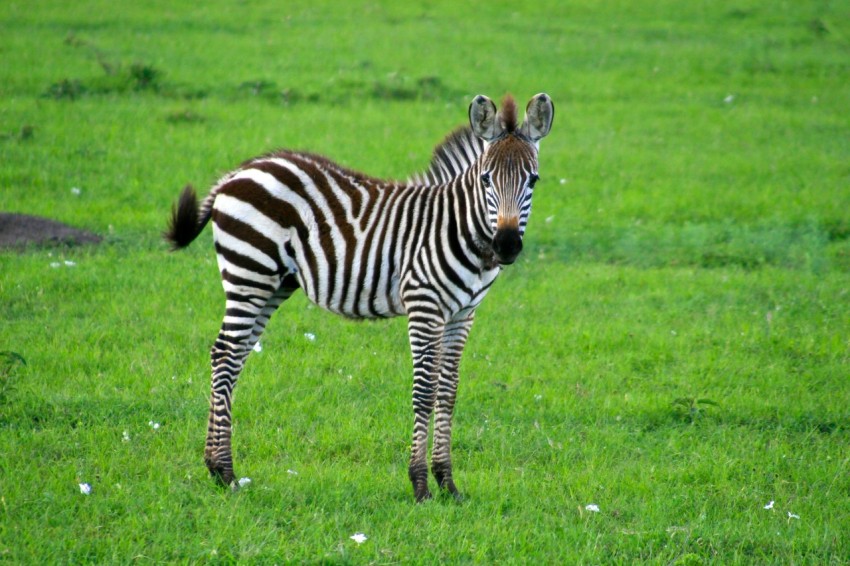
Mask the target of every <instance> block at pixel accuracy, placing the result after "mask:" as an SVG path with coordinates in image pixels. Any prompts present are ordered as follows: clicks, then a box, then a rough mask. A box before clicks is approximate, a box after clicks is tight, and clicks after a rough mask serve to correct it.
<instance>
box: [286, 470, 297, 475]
mask: <svg viewBox="0 0 850 566" xmlns="http://www.w3.org/2000/svg"><path fill="white" fill-rule="evenodd" d="M286 473H287V474H289V475H290V476H297V475H298V472H296V471H295V470H286Z"/></svg>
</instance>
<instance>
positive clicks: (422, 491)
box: [413, 486, 433, 503]
mask: <svg viewBox="0 0 850 566" xmlns="http://www.w3.org/2000/svg"><path fill="white" fill-rule="evenodd" d="M413 495H414V497H416V503H424V502H425V501H428V500H429V499H432V498H433V496H432V495H431V492H430V491H429V490H428V487H427V486H424V487H423V486H417V487H416V488H415V489H414V494H413Z"/></svg>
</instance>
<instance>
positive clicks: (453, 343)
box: [431, 313, 474, 499]
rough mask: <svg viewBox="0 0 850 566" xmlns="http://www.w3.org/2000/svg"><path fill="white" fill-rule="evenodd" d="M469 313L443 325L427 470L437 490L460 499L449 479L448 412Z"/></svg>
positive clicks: (449, 426) (449, 411)
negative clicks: (429, 459)
mask: <svg viewBox="0 0 850 566" xmlns="http://www.w3.org/2000/svg"><path fill="white" fill-rule="evenodd" d="M473 316H474V314H473V313H470V314H469V315H467V316H465V317H464V318H463V319H460V320H454V321H451V322H450V323H449V324H448V325H446V330H445V333H444V335H443V340H442V348H441V363H440V374H439V381H438V382H437V402H436V413H435V415H434V446H433V448H432V456H431V471H432V472H433V473H434V478H436V480H437V484H438V485H439V486H440V489H443V490H445V491H447V492H448V493H451V494H452V495H453V496H454V497H455V498H456V499H460V493H459V492H458V489H457V487H456V486H455V483H454V480H453V478H452V460H451V442H452V415H453V413H454V406H455V397H456V394H457V384H458V366H459V365H460V358H461V355H462V354H463V348H464V346H465V345H466V339H467V338H468V336H469V329H470V328H471V327H472V321H473Z"/></svg>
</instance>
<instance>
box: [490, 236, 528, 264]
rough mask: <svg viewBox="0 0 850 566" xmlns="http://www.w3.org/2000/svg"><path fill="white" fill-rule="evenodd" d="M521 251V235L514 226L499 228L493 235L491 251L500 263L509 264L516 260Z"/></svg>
mask: <svg viewBox="0 0 850 566" xmlns="http://www.w3.org/2000/svg"><path fill="white" fill-rule="evenodd" d="M521 251H522V236H520V234H519V230H517V229H516V228H500V229H498V230H496V235H495V236H493V252H494V253H495V254H496V259H497V260H498V261H499V263H501V264H502V265H510V264H512V263H513V262H514V261H516V258H517V256H518V255H519V253H520V252H521Z"/></svg>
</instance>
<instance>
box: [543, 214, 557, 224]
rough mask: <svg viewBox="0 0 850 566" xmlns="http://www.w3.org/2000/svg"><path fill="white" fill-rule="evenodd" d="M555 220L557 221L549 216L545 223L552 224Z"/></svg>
mask: <svg viewBox="0 0 850 566" xmlns="http://www.w3.org/2000/svg"><path fill="white" fill-rule="evenodd" d="M553 220H555V217H554V216H547V217H546V220H544V222H546V224H551V223H552V221H553Z"/></svg>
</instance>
